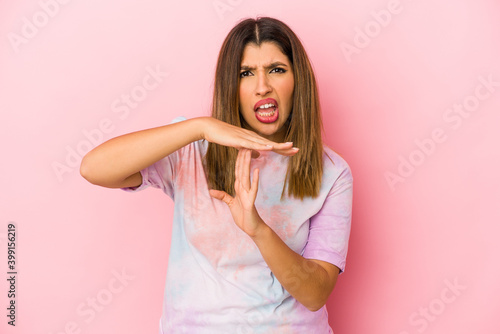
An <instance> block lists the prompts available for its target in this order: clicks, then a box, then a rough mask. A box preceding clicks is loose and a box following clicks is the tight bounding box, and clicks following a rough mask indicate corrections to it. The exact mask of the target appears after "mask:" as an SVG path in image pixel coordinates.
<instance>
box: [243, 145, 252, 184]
mask: <svg viewBox="0 0 500 334" xmlns="http://www.w3.org/2000/svg"><path fill="white" fill-rule="evenodd" d="M250 154H251V152H250V150H245V152H244V156H243V164H242V171H241V173H242V174H241V180H242V183H243V188H244V189H245V190H246V191H249V190H250Z"/></svg>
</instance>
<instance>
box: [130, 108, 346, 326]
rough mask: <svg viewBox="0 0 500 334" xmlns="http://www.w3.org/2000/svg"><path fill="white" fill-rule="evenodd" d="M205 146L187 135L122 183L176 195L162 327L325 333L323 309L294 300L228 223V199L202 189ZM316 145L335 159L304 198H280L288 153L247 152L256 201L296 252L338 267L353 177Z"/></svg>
mask: <svg viewBox="0 0 500 334" xmlns="http://www.w3.org/2000/svg"><path fill="white" fill-rule="evenodd" d="M185 119H186V118H184V117H178V118H176V119H174V120H173V121H172V122H178V121H183V120H185ZM207 146H208V142H207V141H205V140H199V141H195V142H192V143H190V144H188V145H186V146H184V147H183V148H180V149H179V150H177V151H175V152H173V153H172V154H170V155H169V156H167V157H165V158H163V159H161V160H159V161H157V162H156V163H154V164H153V165H151V166H149V167H147V168H145V169H143V170H141V171H140V172H141V174H142V179H143V182H142V184H141V185H140V186H138V187H135V188H122V189H123V190H125V191H140V190H143V189H145V188H147V187H149V186H152V187H155V188H159V189H161V190H162V191H163V192H164V193H165V194H167V195H168V196H169V197H171V198H172V199H173V200H174V214H173V226H172V239H171V247H170V254H169V261H168V268H167V278H166V285H165V291H164V300H163V312H162V317H161V319H160V334H162V333H163V334H167V333H169V334H170V333H189V334H193V333H196V334H204V333H210V334H223V333H228V334H229V333H230V334H235V333H236V334H240V333H241V334H243V333H256V334H257V333H262V334H271V333H286V334H293V333H300V334H303V333H316V334H323V333H325V334H326V333H333V331H332V329H331V327H330V326H329V324H328V313H327V310H326V307H325V306H323V307H322V308H321V309H320V310H318V311H316V312H311V311H310V310H308V309H307V308H306V307H305V306H303V305H302V304H300V303H299V302H298V301H297V300H296V299H295V298H293V297H292V296H291V295H290V294H289V293H288V292H287V291H286V290H285V289H284V288H283V286H282V285H281V284H280V282H279V281H278V280H277V279H276V277H275V276H274V274H273V273H272V272H271V270H270V269H269V267H268V266H267V264H266V262H265V261H264V259H263V257H262V254H261V253H260V251H259V249H258V248H257V246H256V245H255V243H254V242H253V241H252V239H251V238H250V237H249V236H248V235H246V234H245V233H244V232H243V231H242V230H241V229H240V228H239V227H238V226H237V225H236V224H235V223H234V221H233V218H232V216H231V213H230V211H229V208H228V207H227V204H225V203H224V202H222V201H219V200H217V199H214V198H212V197H211V196H210V194H209V192H208V190H209V188H208V185H207V179H206V176H205V172H204V168H203V163H202V158H203V156H204V153H205V152H206V149H207ZM324 151H325V153H326V154H328V156H329V157H330V158H331V160H333V163H332V161H331V160H330V159H329V158H328V157H327V156H326V154H325V153H324V159H323V160H324V162H323V164H324V174H323V180H322V185H321V191H320V194H319V196H318V197H317V198H314V199H312V198H310V197H307V198H305V199H304V200H302V201H301V200H300V199H295V198H293V197H291V198H289V197H285V198H284V199H283V201H280V196H281V192H282V189H283V184H284V181H285V174H286V170H287V162H288V159H289V157H286V156H282V155H280V154H277V153H275V152H272V151H271V152H269V151H267V152H261V155H260V157H259V158H257V159H252V160H251V170H252V171H253V170H254V169H255V168H257V167H258V168H259V171H260V172H259V190H258V193H257V198H256V200H255V207H256V208H257V211H258V213H259V215H260V216H261V218H262V219H263V220H264V221H265V222H266V223H267V224H268V225H269V226H270V227H271V228H272V229H273V230H274V231H275V232H276V233H277V234H278V235H279V236H280V237H281V239H282V240H283V241H284V242H285V243H286V244H287V245H288V246H289V247H290V248H291V249H293V250H294V251H295V252H296V253H298V254H301V255H302V256H303V257H304V258H308V259H318V260H322V261H326V262H329V263H332V264H334V265H336V266H337V267H338V268H340V270H341V272H343V271H344V269H345V263H346V255H347V246H348V240H349V234H350V227H351V212H352V190H353V178H352V174H351V170H350V168H349V166H348V164H347V163H346V161H345V160H344V159H343V158H341V157H340V156H339V155H338V154H337V153H335V152H334V151H332V150H331V149H330V148H328V147H327V146H325V147H324ZM250 175H252V173H250ZM299 275H302V277H301V276H299ZM304 275H307V271H298V272H296V271H293V270H292V268H291V270H290V274H289V275H288V276H287V279H289V280H290V283H291V284H293V283H294V282H295V283H296V284H299V282H300V281H299V278H300V279H303V278H304ZM306 278H307V277H306Z"/></svg>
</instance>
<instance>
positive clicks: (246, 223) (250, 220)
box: [209, 148, 265, 237]
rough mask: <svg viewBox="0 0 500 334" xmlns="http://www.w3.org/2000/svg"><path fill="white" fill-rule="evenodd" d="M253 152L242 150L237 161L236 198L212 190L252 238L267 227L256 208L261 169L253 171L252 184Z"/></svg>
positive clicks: (214, 195) (235, 220)
mask: <svg viewBox="0 0 500 334" xmlns="http://www.w3.org/2000/svg"><path fill="white" fill-rule="evenodd" d="M250 159H251V150H249V149H244V148H243V149H240V150H239V152H238V158H237V159H236V167H235V180H234V190H235V197H232V196H230V195H229V194H228V193H226V192H225V191H222V190H214V189H210V190H209V192H210V196H212V197H214V198H216V199H219V200H221V201H224V202H225V203H226V204H227V205H228V206H229V210H230V211H231V215H232V216H233V219H234V222H235V223H236V225H238V227H239V228H240V229H242V230H243V232H245V233H246V234H248V235H249V236H250V237H254V236H255V235H256V234H257V231H258V230H259V228H261V227H263V226H264V225H265V223H264V221H263V220H262V219H261V218H260V216H259V214H258V212H257V209H256V208H255V204H254V203H255V198H256V197H257V190H258V186H259V169H258V168H256V169H255V170H254V171H253V180H252V183H251V184H250Z"/></svg>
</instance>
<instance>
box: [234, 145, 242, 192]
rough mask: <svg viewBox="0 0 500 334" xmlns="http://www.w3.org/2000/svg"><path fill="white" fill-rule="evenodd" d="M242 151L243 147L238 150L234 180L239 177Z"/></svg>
mask: <svg viewBox="0 0 500 334" xmlns="http://www.w3.org/2000/svg"><path fill="white" fill-rule="evenodd" d="M241 151H242V149H239V150H238V155H237V156H236V163H235V165H234V180H235V181H236V180H238V179H239V168H240V164H241ZM235 186H236V182H235Z"/></svg>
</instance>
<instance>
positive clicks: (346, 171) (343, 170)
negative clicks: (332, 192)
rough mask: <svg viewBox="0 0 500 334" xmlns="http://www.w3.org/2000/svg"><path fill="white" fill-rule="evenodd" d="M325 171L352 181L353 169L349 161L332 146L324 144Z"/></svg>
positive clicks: (338, 177) (336, 177) (337, 177)
mask: <svg viewBox="0 0 500 334" xmlns="http://www.w3.org/2000/svg"><path fill="white" fill-rule="evenodd" d="M323 168H324V170H323V173H324V174H329V175H332V176H334V178H335V179H342V180H343V181H345V182H348V181H350V182H352V181H353V177H352V171H351V168H350V166H349V164H348V163H347V161H346V160H345V159H344V157H342V155H341V154H339V153H337V152H335V151H334V150H333V149H332V148H331V147H330V146H328V145H326V144H323Z"/></svg>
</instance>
